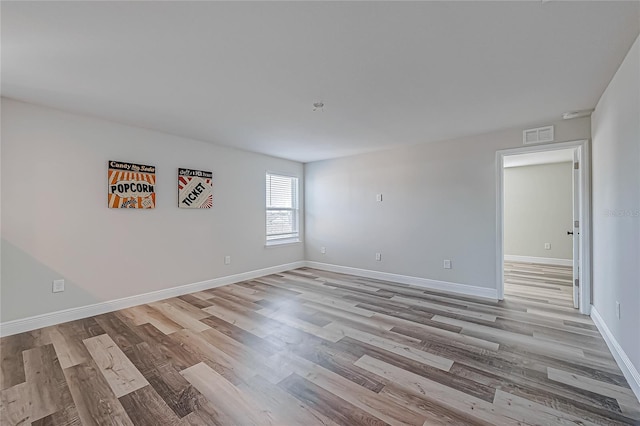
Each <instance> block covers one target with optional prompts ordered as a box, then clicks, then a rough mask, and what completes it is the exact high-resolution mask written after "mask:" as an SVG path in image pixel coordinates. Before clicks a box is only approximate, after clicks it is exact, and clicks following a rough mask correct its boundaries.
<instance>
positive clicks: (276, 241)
mask: <svg viewBox="0 0 640 426" xmlns="http://www.w3.org/2000/svg"><path fill="white" fill-rule="evenodd" d="M264 176H265V186H264V190H265V192H264V197H265V202H264V206H265V215H264V218H265V225H264V229H265V247H273V246H281V245H286V244H296V243H300V242H302V239H301V238H300V178H299V177H298V176H295V175H292V174H288V173H281V172H274V171H270V170H267V171H266V172H265V175H264ZM270 176H277V177H279V178H288V179H291V180H292V182H294V188H293V190H292V207H269V206H268V201H269V200H268V199H267V184H268V182H269V178H270ZM270 211H286V212H291V213H292V224H293V229H294V231H293V232H288V233H286V234H282V235H292V234H295V235H294V236H290V237H281V238H271V239H269V237H270V236H274V235H275V234H274V235H269V233H268V231H267V225H268V223H267V215H268V213H269V212H270ZM275 236H277V235H275Z"/></svg>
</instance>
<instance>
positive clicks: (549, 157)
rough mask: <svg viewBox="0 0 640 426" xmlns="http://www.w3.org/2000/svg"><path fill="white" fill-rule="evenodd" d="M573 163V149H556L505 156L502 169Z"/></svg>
mask: <svg viewBox="0 0 640 426" xmlns="http://www.w3.org/2000/svg"><path fill="white" fill-rule="evenodd" d="M567 161H571V162H573V149H571V148H570V149H557V150H555V151H542V152H531V153H528V154H517V155H507V156H506V157H504V162H503V165H504V167H506V168H508V167H522V166H535V165H538V164H551V163H564V162H567Z"/></svg>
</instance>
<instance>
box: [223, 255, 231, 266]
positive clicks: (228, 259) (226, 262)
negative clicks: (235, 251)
mask: <svg viewBox="0 0 640 426" xmlns="http://www.w3.org/2000/svg"><path fill="white" fill-rule="evenodd" d="M224 264H225V265H231V256H225V257H224Z"/></svg>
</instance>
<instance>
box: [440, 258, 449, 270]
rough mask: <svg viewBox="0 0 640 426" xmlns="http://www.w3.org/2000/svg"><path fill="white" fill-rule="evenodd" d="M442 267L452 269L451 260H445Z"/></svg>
mask: <svg viewBox="0 0 640 426" xmlns="http://www.w3.org/2000/svg"><path fill="white" fill-rule="evenodd" d="M442 267H443V268H444V269H451V260H449V259H445V260H444V262H443V264H442Z"/></svg>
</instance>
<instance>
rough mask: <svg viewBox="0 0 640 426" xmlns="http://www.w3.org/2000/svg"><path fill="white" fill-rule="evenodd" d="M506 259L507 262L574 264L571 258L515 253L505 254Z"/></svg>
mask: <svg viewBox="0 0 640 426" xmlns="http://www.w3.org/2000/svg"><path fill="white" fill-rule="evenodd" d="M504 260H506V261H507V262H526V263H541V264H543V265H557V266H573V260H571V259H556V258H554V257H533V256H517V255H515V254H505V255H504Z"/></svg>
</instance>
